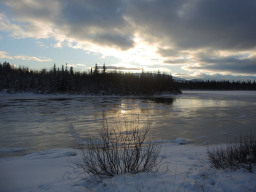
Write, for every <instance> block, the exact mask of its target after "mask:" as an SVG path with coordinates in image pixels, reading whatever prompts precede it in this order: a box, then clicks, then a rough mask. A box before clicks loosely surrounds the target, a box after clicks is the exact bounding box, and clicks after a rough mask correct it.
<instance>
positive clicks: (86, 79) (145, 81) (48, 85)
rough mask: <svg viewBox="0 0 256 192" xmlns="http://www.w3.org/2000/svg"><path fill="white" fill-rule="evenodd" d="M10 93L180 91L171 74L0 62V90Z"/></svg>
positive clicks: (116, 93) (156, 92) (142, 92)
mask: <svg viewBox="0 0 256 192" xmlns="http://www.w3.org/2000/svg"><path fill="white" fill-rule="evenodd" d="M3 90H6V91H7V92H10V93H16V92H33V93H43V94H44V93H70V94H92V95H96V94H97V95H112V94H114V95H153V94H160V93H163V92H167V93H175V94H178V93H181V91H180V89H179V88H178V86H177V84H176V82H175V81H174V80H173V79H172V76H171V75H167V74H161V73H158V74H153V73H143V72H142V73H141V74H139V75H138V74H133V73H121V72H113V71H112V72H111V71H109V72H108V71H107V68H106V66H105V65H104V66H103V67H102V69H99V68H98V67H97V65H95V67H94V68H93V69H91V71H89V72H74V70H73V68H72V67H70V68H68V67H67V65H66V66H63V65H62V68H61V69H59V68H56V65H55V64H54V66H53V68H52V69H51V70H49V71H47V70H46V69H43V70H41V71H32V70H30V69H28V68H24V67H23V68H15V67H13V65H11V64H9V63H8V62H4V63H0V91H3Z"/></svg>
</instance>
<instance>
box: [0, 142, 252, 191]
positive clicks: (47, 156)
mask: <svg viewBox="0 0 256 192" xmlns="http://www.w3.org/2000/svg"><path fill="white" fill-rule="evenodd" d="M206 150H207V148H206V147H202V146H200V147H199V146H193V145H189V144H188V145H179V144H178V143H166V144H164V145H163V146H162V151H163V154H162V157H163V164H162V166H161V167H160V168H159V170H158V171H157V172H151V173H141V174H137V175H129V174H124V175H120V176H116V177H113V178H110V179H104V180H103V181H102V182H100V183H96V182H95V180H93V179H92V178H89V177H87V175H85V174H81V173H82V172H81V170H79V169H76V168H74V166H73V164H72V163H71V162H72V160H74V159H75V158H78V157H79V155H80V153H79V151H77V150H74V149H52V150H47V151H41V152H36V153H32V154H28V155H25V156H22V157H7V158H1V159H0V172H1V174H0V191H1V192H28V191H33V192H43V191H50V192H84V191H100V192H105V191H109V192H137V191H138V192H140V191H145V192H147V191H149V192H151V191H152V192H160V191H161V192H179V191H182V192H183V191H185V192H188V191H192V192H200V191H202V192H203V191H206V192H216V191H217V192H241V191H243V192H246V191H248V192H253V191H256V182H255V180H256V174H255V173H254V174H251V173H249V172H247V171H245V170H243V169H240V170H237V171H233V170H216V169H213V168H211V166H210V164H209V162H208V160H207V157H206ZM85 177H87V179H86V180H85Z"/></svg>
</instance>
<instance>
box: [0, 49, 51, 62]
mask: <svg viewBox="0 0 256 192" xmlns="http://www.w3.org/2000/svg"><path fill="white" fill-rule="evenodd" d="M0 58H1V59H20V60H28V61H37V62H48V61H52V60H51V59H49V58H38V57H33V56H25V55H16V56H9V55H8V53H7V52H5V51H0Z"/></svg>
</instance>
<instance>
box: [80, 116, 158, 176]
mask: <svg viewBox="0 0 256 192" xmlns="http://www.w3.org/2000/svg"><path fill="white" fill-rule="evenodd" d="M149 130H150V122H149V121H147V122H146V123H144V124H141V122H140V120H139V118H138V119H136V120H133V121H132V122H128V121H126V120H125V119H124V120H122V121H120V120H117V119H115V120H114V122H112V123H109V122H108V121H107V120H105V121H104V123H103V126H102V129H101V131H100V132H99V133H98V134H97V135H94V136H91V137H90V138H89V140H88V142H87V143H86V144H85V145H83V146H82V147H81V152H82V157H81V159H80V160H78V161H76V162H75V164H76V165H77V166H78V167H80V168H82V169H83V170H84V171H85V172H86V173H87V174H89V175H93V176H97V177H98V178H100V179H103V178H104V177H113V176H115V175H119V174H124V173H131V174H136V173H140V172H148V171H151V170H152V169H153V168H156V167H157V165H159V163H160V162H161V159H160V158H159V153H160V146H159V145H157V144H156V143H154V142H153V141H150V140H147V137H148V133H149Z"/></svg>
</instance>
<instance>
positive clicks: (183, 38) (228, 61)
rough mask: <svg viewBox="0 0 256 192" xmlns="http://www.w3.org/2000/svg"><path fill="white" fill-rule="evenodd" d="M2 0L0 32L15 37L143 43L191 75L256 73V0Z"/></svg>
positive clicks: (161, 60)
mask: <svg viewBox="0 0 256 192" xmlns="http://www.w3.org/2000/svg"><path fill="white" fill-rule="evenodd" d="M1 2H2V4H3V5H4V8H5V9H4V10H5V11H3V8H2V9H0V10H1V14H0V26H1V29H0V30H4V31H6V32H8V33H9V34H10V35H11V36H13V37H15V38H26V37H32V38H38V39H40V38H53V39H55V41H56V46H64V45H67V46H71V47H72V46H73V47H75V48H81V49H84V50H86V51H91V50H93V51H96V52H97V51H99V52H100V51H101V50H102V49H99V47H102V48H104V49H108V48H110V49H115V50H119V51H128V50H132V49H134V48H135V47H136V46H137V45H138V43H140V42H144V43H146V44H147V45H149V46H151V47H152V48H154V49H153V50H154V51H153V53H154V55H157V58H158V59H157V63H155V64H160V65H179V66H181V68H182V69H183V70H186V71H190V72H195V71H199V72H212V73H223V74H224V73H225V74H236V75H255V74H256V36H255V34H256V2H255V1H254V0H243V1H233V0H172V1H166V0H108V1H101V0H84V1H81V0H55V1H52V0H29V1H28V0H19V1H17V0H8V1H7V0H2V1H1ZM138 39H139V40H140V41H138ZM95 47H96V48H95ZM97 47H98V48H97ZM108 54H110V53H108ZM111 56H114V57H118V55H111ZM152 57H153V55H152ZM153 64H154V63H153Z"/></svg>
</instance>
